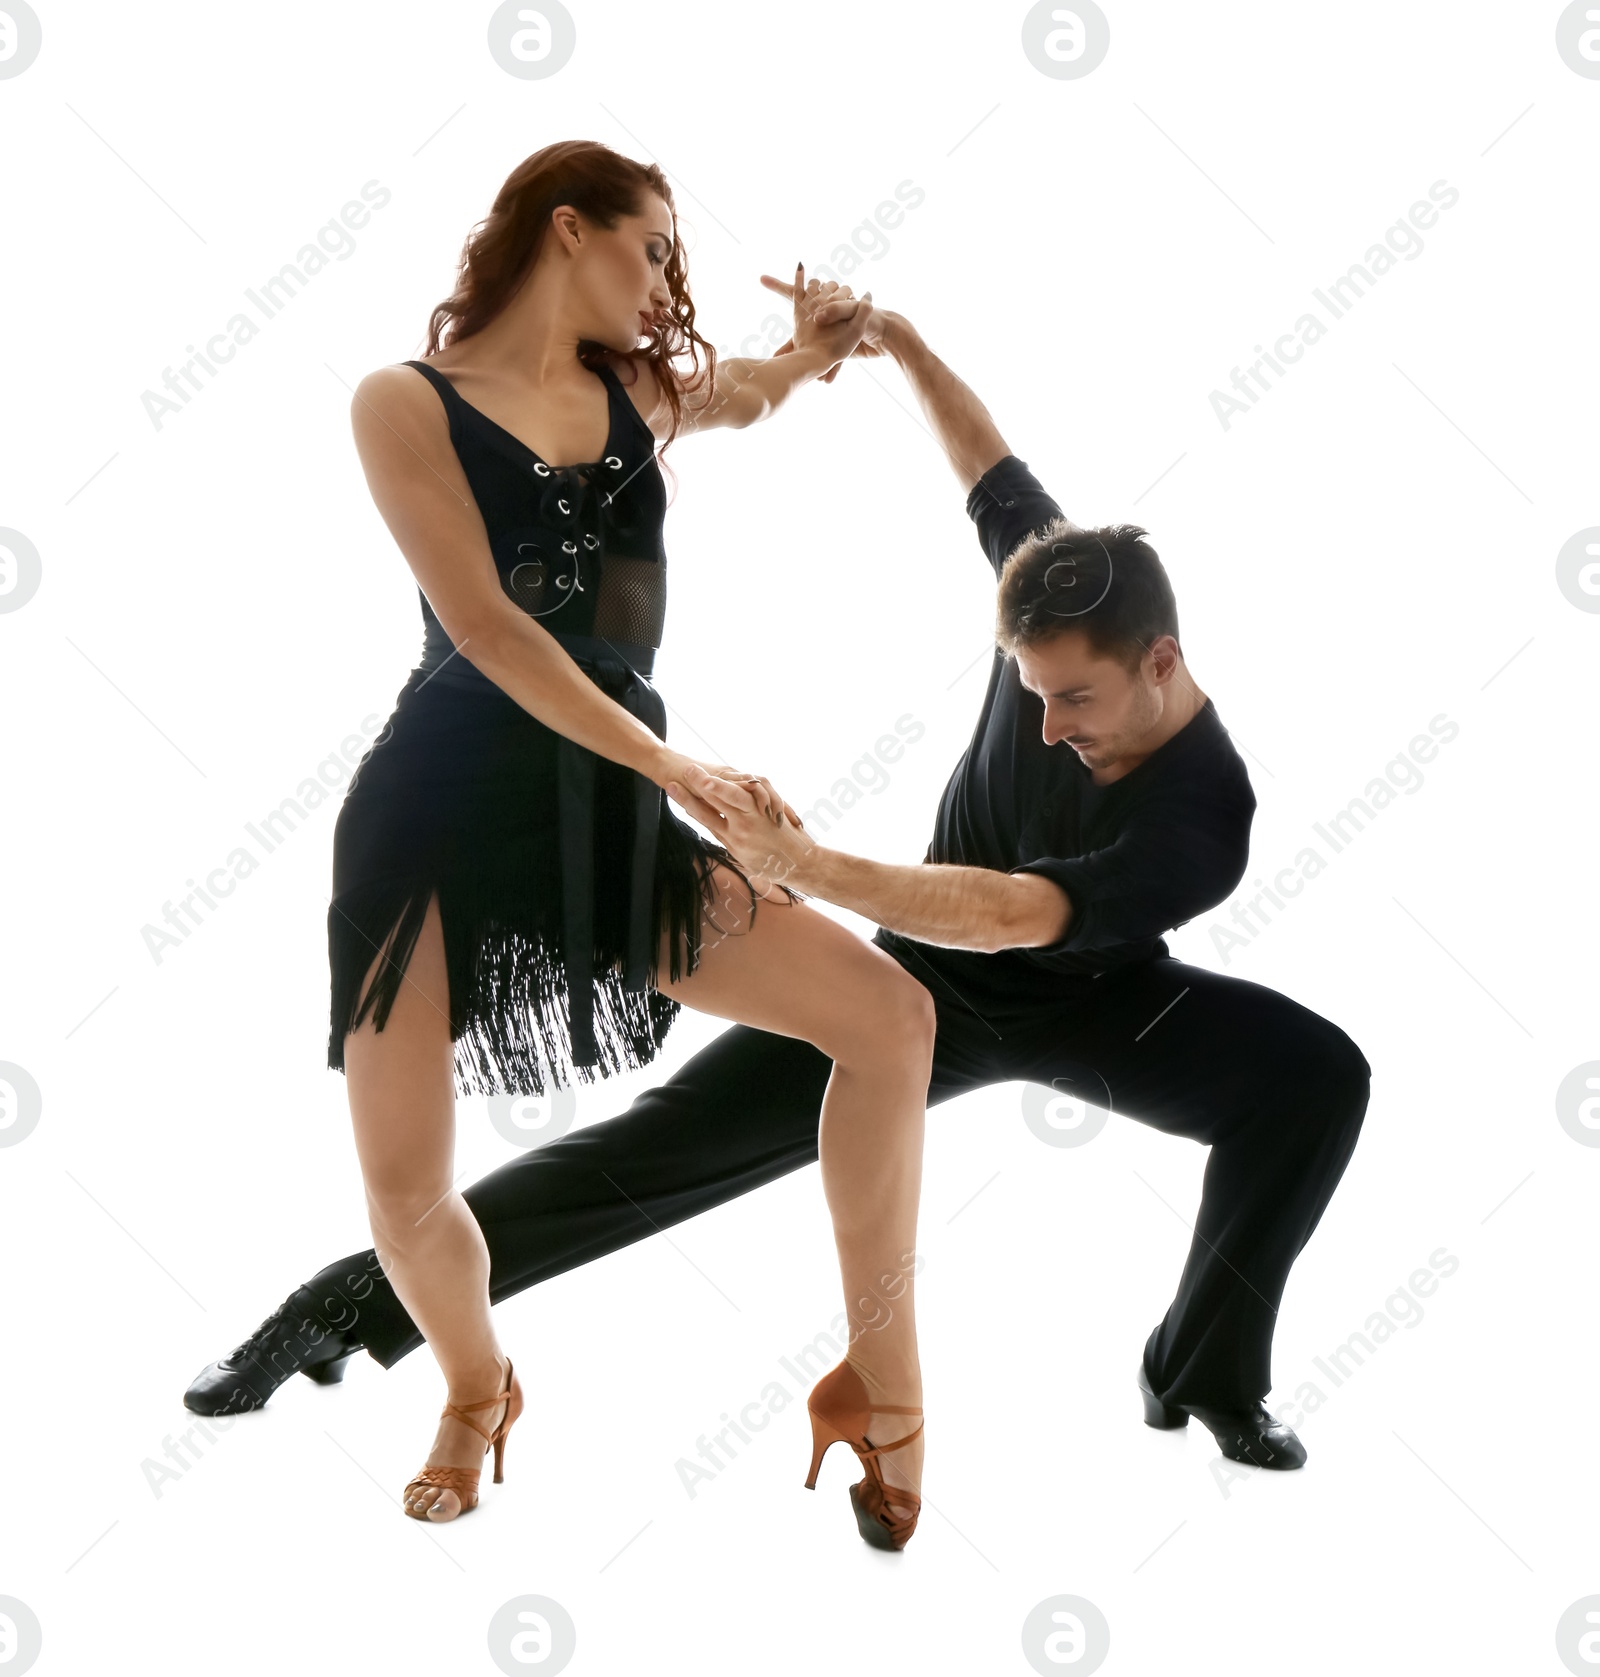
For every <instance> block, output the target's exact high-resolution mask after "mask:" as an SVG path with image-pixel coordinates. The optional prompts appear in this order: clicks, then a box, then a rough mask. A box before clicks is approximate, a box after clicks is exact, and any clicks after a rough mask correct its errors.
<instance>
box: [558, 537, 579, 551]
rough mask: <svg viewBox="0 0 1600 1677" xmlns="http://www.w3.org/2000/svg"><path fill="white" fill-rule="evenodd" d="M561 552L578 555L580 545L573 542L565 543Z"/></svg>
mask: <svg viewBox="0 0 1600 1677" xmlns="http://www.w3.org/2000/svg"><path fill="white" fill-rule="evenodd" d="M561 551H562V552H563V553H576V552H577V551H578V544H577V543H576V542H575V541H571V540H568V541H564V542H563V543H562V544H561Z"/></svg>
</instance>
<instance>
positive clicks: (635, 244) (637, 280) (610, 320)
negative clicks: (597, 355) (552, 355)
mask: <svg viewBox="0 0 1600 1677" xmlns="http://www.w3.org/2000/svg"><path fill="white" fill-rule="evenodd" d="M672 240H673V226H672V211H671V210H669V209H668V208H667V206H666V204H665V203H664V202H663V201H662V200H661V199H660V198H658V197H656V195H655V194H654V193H647V194H646V196H645V200H644V207H643V210H642V211H641V213H640V214H638V215H632V216H629V215H625V216H622V217H620V218H619V220H618V222H617V225H616V226H615V227H614V228H611V229H609V230H608V229H606V228H604V227H598V226H594V225H592V224H590V223H588V222H585V223H584V224H583V242H582V246H581V253H580V256H579V269H578V273H577V276H576V277H577V280H578V292H579V294H580V295H581V296H582V297H583V299H584V302H585V305H586V307H587V309H588V311H589V313H590V315H591V318H590V320H589V322H588V324H587V325H586V327H585V328H584V329H583V333H582V335H583V336H584V337H588V338H593V339H595V340H596V341H597V342H599V343H603V344H605V345H606V347H607V348H608V349H614V350H617V351H618V352H619V353H621V354H624V355H626V354H631V353H632V352H633V351H634V350H635V349H637V348H638V347H639V341H640V339H641V338H643V337H645V336H646V334H647V333H648V332H649V331H650V321H651V319H652V317H654V316H655V315H657V314H662V313H665V312H666V310H667V309H668V308H670V307H671V305H672V291H671V289H670V287H669V286H668V285H667V261H668V259H669V258H670V257H671V255H672Z"/></svg>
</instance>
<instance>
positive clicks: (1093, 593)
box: [995, 518, 1183, 675]
mask: <svg viewBox="0 0 1600 1677" xmlns="http://www.w3.org/2000/svg"><path fill="white" fill-rule="evenodd" d="M1145 535H1146V532H1145V531H1144V530H1142V529H1141V528H1140V527H1139V526H1138V525H1137V524H1104V525H1101V526H1100V527H1099V528H1098V529H1095V530H1080V529H1079V528H1078V527H1077V526H1076V525H1075V524H1070V523H1068V522H1067V520H1065V519H1064V518H1053V519H1051V520H1050V522H1049V523H1048V524H1044V525H1041V526H1040V528H1039V529H1037V530H1035V531H1033V532H1031V533H1030V534H1029V535H1027V536H1024V537H1023V539H1022V540H1021V541H1020V542H1018V543H1017V545H1016V546H1015V547H1014V548H1013V549H1012V550H1011V552H1010V554H1009V555H1008V556H1007V558H1006V562H1005V564H1004V566H1003V567H1002V568H1001V571H1000V591H999V596H998V600H997V603H996V614H995V640H996V641H997V643H998V644H999V646H1000V649H1001V651H1003V652H1005V653H1006V654H1007V655H1008V656H1010V655H1013V654H1015V652H1016V650H1017V648H1018V647H1019V646H1033V645H1037V644H1038V643H1039V642H1040V641H1045V640H1050V639H1052V638H1054V637H1055V636H1056V635H1059V634H1061V633H1062V632H1063V631H1064V630H1068V629H1077V630H1081V631H1082V632H1083V634H1084V635H1085V636H1087V638H1088V641H1089V644H1090V646H1091V647H1093V649H1094V650H1095V651H1096V652H1097V653H1098V654H1099V655H1100V656H1101V657H1102V658H1115V659H1116V660H1117V661H1118V662H1119V663H1120V664H1121V665H1122V666H1123V667H1124V668H1125V669H1126V670H1127V671H1128V672H1129V674H1130V675H1131V674H1133V673H1134V672H1136V671H1137V670H1138V668H1139V662H1140V660H1141V659H1142V658H1143V657H1144V655H1145V652H1146V651H1147V650H1148V649H1149V647H1150V644H1151V642H1153V641H1154V640H1155V639H1156V637H1157V636H1159V635H1171V636H1172V638H1173V639H1174V640H1177V639H1178V604H1177V601H1176V600H1175V599H1174V598H1173V594H1172V584H1171V582H1169V581H1168V579H1167V573H1166V570H1165V569H1164V568H1163V566H1162V564H1161V560H1160V558H1159V557H1158V556H1157V554H1156V550H1155V549H1154V548H1153V547H1152V546H1151V545H1150V544H1149V542H1147V541H1146V540H1145V539H1144V537H1145ZM1178 651H1179V652H1180V653H1182V651H1183V644H1182V642H1181V641H1180V642H1179V645H1178Z"/></svg>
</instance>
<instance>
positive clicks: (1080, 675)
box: [1016, 629, 1170, 769]
mask: <svg viewBox="0 0 1600 1677" xmlns="http://www.w3.org/2000/svg"><path fill="white" fill-rule="evenodd" d="M1162 639H1163V640H1167V639H1170V637H1167V636H1163V637H1162ZM1157 648H1158V649H1159V648H1160V642H1159V641H1158V642H1157ZM1016 660H1017V674H1018V675H1019V676H1020V677H1021V680H1022V685H1023V686H1024V687H1026V688H1027V689H1028V691H1029V692H1030V693H1037V694H1038V696H1039V697H1040V698H1041V699H1043V700H1044V740H1045V744H1046V745H1056V744H1058V743H1062V742H1064V743H1065V744H1067V745H1070V746H1071V747H1072V749H1073V750H1074V751H1076V752H1077V754H1078V757H1079V759H1080V760H1081V761H1082V763H1083V764H1084V766H1085V767H1086V768H1090V769H1107V768H1111V767H1113V766H1114V765H1115V764H1116V763H1117V762H1118V761H1119V760H1120V759H1121V758H1123V757H1125V756H1128V755H1129V754H1140V753H1141V752H1142V749H1143V748H1142V746H1141V742H1142V741H1143V740H1144V738H1145V737H1146V736H1147V735H1148V734H1149V733H1150V732H1151V730H1152V729H1153V728H1154V727H1155V725H1156V723H1157V722H1158V721H1159V720H1160V718H1161V711H1162V693H1161V689H1160V687H1159V686H1158V685H1157V683H1156V681H1155V680H1154V674H1155V669H1156V658H1155V655H1154V654H1153V653H1152V652H1146V653H1145V654H1144V656H1143V658H1142V659H1141V660H1140V663H1139V668H1138V671H1137V672H1136V673H1132V674H1130V673H1129V671H1128V670H1127V669H1126V668H1125V667H1124V666H1123V665H1122V664H1120V663H1118V661H1117V660H1116V659H1115V658H1109V657H1102V656H1101V655H1100V654H1098V653H1097V652H1095V650H1094V649H1093V648H1092V647H1091V646H1090V645H1089V639H1088V636H1086V635H1084V634H1083V633H1082V632H1081V631H1078V630H1073V629H1067V630H1063V631H1062V633H1061V634H1059V635H1052V636H1051V637H1050V638H1049V639H1048V640H1044V641H1038V642H1035V643H1034V644H1033V645H1031V646H1021V647H1018V648H1017V652H1016Z"/></svg>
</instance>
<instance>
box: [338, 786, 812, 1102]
mask: <svg viewBox="0 0 1600 1677" xmlns="http://www.w3.org/2000/svg"><path fill="white" fill-rule="evenodd" d="M718 864H720V865H722V866H724V867H727V868H728V869H729V870H730V871H732V872H733V873H734V874H735V875H736V876H737V878H738V879H739V880H740V881H741V883H742V884H743V886H744V895H745V896H746V898H747V902H748V908H749V913H750V920H751V924H754V920H755V914H756V909H757V906H758V902H759V899H758V898H757V896H756V894H755V890H754V887H753V886H751V884H750V881H749V878H748V876H747V875H746V874H745V873H744V870H743V869H742V868H740V866H739V864H738V863H737V862H735V861H734V860H733V858H732V857H731V856H730V855H728V853H727V852H726V851H725V850H723V849H722V848H721V846H719V845H713V844H711V843H709V842H708V841H706V840H703V839H700V838H699V837H698V835H697V834H695V833H694V832H693V831H692V829H690V828H689V827H688V826H686V825H685V824H684V823H683V822H681V821H679V820H678V819H677V817H676V816H675V815H673V814H672V813H671V812H670V811H669V810H664V811H663V819H662V823H661V833H660V840H659V850H658V856H657V867H656V884H655V893H654V900H653V903H652V908H653V910H654V924H655V925H656V928H657V938H658V942H659V940H660V939H661V938H662V937H663V936H665V937H666V938H667V939H668V940H669V941H668V950H667V955H668V969H667V970H668V980H669V982H675V981H676V980H678V979H680V978H682V977H683V976H684V975H685V974H686V973H693V972H694V971H695V970H696V969H697V968H698V966H699V964H700V957H701V954H702V952H703V933H704V927H705V923H706V921H707V919H708V918H709V919H711V922H712V925H713V926H715V925H716V924H717V923H718V920H717V918H716V917H717V916H718V913H719V911H726V910H727V908H728V907H729V906H730V905H729V904H728V903H727V902H726V901H724V900H723V899H721V898H719V896H718V893H717V889H716V881H715V876H714V874H713V868H714V867H715V866H716V865H718ZM780 889H782V890H783V891H784V893H785V895H786V896H788V897H789V898H790V899H791V900H803V899H801V898H800V896H799V893H797V892H795V891H792V890H790V889H789V888H788V887H786V886H785V887H780ZM435 890H437V891H438V893H439V912H440V918H441V921H442V923H443V927H444V944H445V965H446V971H447V974H448V980H449V989H450V1038H451V1042H452V1044H453V1059H454V1067H453V1069H454V1078H455V1085H456V1093H457V1095H458V1096H465V1095H494V1094H517V1095H543V1094H545V1093H547V1092H548V1091H549V1089H550V1088H551V1087H556V1088H567V1087H570V1086H571V1085H572V1083H573V1082H574V1080H577V1081H579V1082H583V1083H595V1082H597V1081H599V1080H600V1079H602V1078H605V1077H611V1076H615V1075H616V1074H618V1073H619V1072H624V1071H637V1070H639V1069H641V1068H642V1067H644V1066H646V1065H648V1064H650V1062H651V1061H652V1060H654V1059H655V1057H656V1055H657V1054H658V1053H659V1051H660V1049H661V1045H662V1043H663V1042H664V1041H665V1039H666V1035H667V1031H668V1030H669V1029H670V1027H671V1025H672V1021H673V1020H674V1019H675V1018H676V1017H677V1015H678V1012H679V1009H680V1006H681V1005H682V1004H681V1003H679V1002H676V1001H674V1000H673V999H672V998H671V997H669V996H664V995H662V994H661V993H660V991H658V990H654V989H651V990H646V991H643V992H638V991H628V990H624V989H623V987H622V958H621V956H620V954H618V955H616V956H614V957H612V958H611V959H610V960H609V961H603V960H602V957H601V953H600V951H598V950H597V951H596V970H595V976H594V982H593V993H594V1025H595V1041H596V1046H597V1049H598V1058H597V1060H596V1061H594V1062H593V1063H582V1064H580V1063H578V1062H575V1061H574V1059H573V1056H572V1035H571V1025H570V1018H569V1014H568V996H567V983H566V970H565V967H564V965H563V962H562V954H561V942H560V907H559V904H557V903H552V902H550V901H548V900H546V899H545V898H543V897H540V898H530V897H529V895H528V889H527V884H526V881H525V880H522V879H518V878H516V877H508V876H506V875H503V874H487V875H486V874H484V873H481V872H471V871H466V870H448V871H445V870H440V871H439V875H438V877H433V878H420V877H414V876H412V877H401V878H390V879H384V880H375V881H372V882H369V883H367V884H363V885H361V886H358V887H356V888H354V889H352V890H350V891H346V892H345V893H343V894H342V895H341V896H340V897H339V898H338V899H337V900H336V901H335V902H333V903H332V904H330V906H329V909H328V950H329V966H330V974H331V980H332V998H331V1015H330V1022H329V1037H328V1066H329V1068H330V1069H331V1070H334V1071H340V1072H342V1071H343V1070H344V1069H345V1068H344V1039H345V1036H346V1035H347V1034H348V1033H349V1032H350V1031H352V1030H355V1029H356V1028H357V1027H359V1026H360V1025H361V1023H362V1022H363V1021H364V1020H365V1019H366V1017H367V1015H368V1014H369V1013H370V1014H371V1015H372V1021H373V1025H374V1028H375V1029H377V1030H380V1031H381V1030H382V1029H383V1028H384V1026H385V1024H386V1023H387V1022H388V1018H389V1014H390V1011H391V1010H392V1008H393V1006H394V1002H395V998H396V997H397V996H398V995H399V992H400V985H401V984H402V983H403V982H404V979H405V969H406V967H407V966H408V965H409V963H410V960H411V954H412V951H413V950H414V949H415V947H416V942H417V937H418V935H419V934H420V932H421V930H422V925H423V921H424V919H425V917H426V915H427V908H428V900H429V898H430V896H431V895H432V894H433V892H434V891H435ZM380 951H382V952H383V955H384V959H383V962H382V964H381V965H380V967H379V968H378V970H377V972H376V974H375V975H374V978H373V981H372V983H371V984H370V985H369V986H368V988H367V991H366V994H365V995H361V993H360V992H361V985H362V981H363V980H364V978H365V976H366V972H367V969H368V967H370V966H371V965H372V962H373V960H374V959H375V958H376V957H377V956H378V955H379V953H380ZM651 977H652V979H653V980H654V979H657V978H658V977H659V972H658V969H657V967H656V966H655V965H654V964H653V966H652V972H651Z"/></svg>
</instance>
